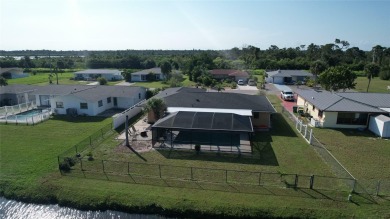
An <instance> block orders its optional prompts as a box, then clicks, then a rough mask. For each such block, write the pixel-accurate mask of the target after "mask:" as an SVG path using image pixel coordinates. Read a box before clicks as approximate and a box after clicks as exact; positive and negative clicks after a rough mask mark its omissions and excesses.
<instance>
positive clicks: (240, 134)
mask: <svg viewBox="0 0 390 219" xmlns="http://www.w3.org/2000/svg"><path fill="white" fill-rule="evenodd" d="M252 133H253V126H252V121H251V118H250V116H243V115H238V114H235V113H221V112H191V111H178V112H174V113H170V114H169V115H167V116H166V117H164V118H162V119H160V120H159V121H157V122H156V123H155V124H154V125H153V126H152V139H153V147H159V148H170V149H171V150H172V149H190V150H191V149H195V145H200V146H201V150H210V151H218V152H238V153H252V147H251V143H250V142H251V136H252Z"/></svg>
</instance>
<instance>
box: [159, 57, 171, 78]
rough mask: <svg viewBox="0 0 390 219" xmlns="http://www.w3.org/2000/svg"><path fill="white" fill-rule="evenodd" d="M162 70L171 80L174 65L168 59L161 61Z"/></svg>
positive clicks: (165, 76)
mask: <svg viewBox="0 0 390 219" xmlns="http://www.w3.org/2000/svg"><path fill="white" fill-rule="evenodd" d="M160 68H161V72H162V73H163V75H164V78H165V80H169V78H170V75H171V72H172V65H171V63H169V62H168V61H163V62H161V63H160Z"/></svg>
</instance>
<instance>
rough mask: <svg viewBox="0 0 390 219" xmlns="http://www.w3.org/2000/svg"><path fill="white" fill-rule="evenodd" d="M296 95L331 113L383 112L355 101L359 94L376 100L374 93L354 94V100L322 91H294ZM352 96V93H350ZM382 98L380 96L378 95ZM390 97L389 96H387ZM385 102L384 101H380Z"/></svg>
mask: <svg viewBox="0 0 390 219" xmlns="http://www.w3.org/2000/svg"><path fill="white" fill-rule="evenodd" d="M296 93H297V94H298V95H299V96H301V97H302V98H303V99H305V100H306V101H307V102H309V103H311V104H312V105H314V106H315V107H317V108H318V109H320V110H323V111H333V112H372V113H374V112H375V113H380V112H384V111H383V110H381V109H379V108H378V106H375V105H371V104H370V103H369V102H363V101H364V100H363V101H361V100H359V101H357V99H358V98H357V97H358V96H359V94H362V96H365V98H369V96H372V97H373V98H374V99H376V98H378V96H377V94H376V93H358V92H356V93H354V94H353V95H351V96H353V97H354V98H356V99H354V98H349V97H348V96H349V95H348V94H347V93H331V92H329V91H324V90H318V91H316V90H301V89H299V90H296ZM350 94H352V93H350ZM379 96H382V95H379ZM389 96H390V95H389ZM382 100H383V101H385V100H386V99H382Z"/></svg>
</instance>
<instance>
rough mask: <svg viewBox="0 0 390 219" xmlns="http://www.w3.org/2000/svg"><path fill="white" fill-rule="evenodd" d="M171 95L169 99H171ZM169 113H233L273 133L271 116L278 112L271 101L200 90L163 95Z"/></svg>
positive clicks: (178, 91)
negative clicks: (271, 130) (245, 117)
mask: <svg viewBox="0 0 390 219" xmlns="http://www.w3.org/2000/svg"><path fill="white" fill-rule="evenodd" d="M168 94H169V95H168ZM157 96H159V97H161V98H163V100H164V102H165V104H166V106H167V112H178V111H194V112H213V113H233V114H238V115H243V116H247V117H249V118H250V120H251V124H252V125H253V127H254V128H255V129H257V128H261V129H269V128H270V127H271V114H272V113H274V112H276V111H275V109H274V108H273V106H272V104H271V103H270V102H269V100H268V99H267V97H265V96H260V95H246V94H237V93H218V92H205V90H203V89H197V88H184V89H183V88H179V89H178V90H176V88H174V89H172V90H170V89H167V90H164V91H161V92H160V93H159V94H158V95H157Z"/></svg>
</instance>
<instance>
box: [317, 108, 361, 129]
mask: <svg viewBox="0 0 390 219" xmlns="http://www.w3.org/2000/svg"><path fill="white" fill-rule="evenodd" d="M337 115H338V112H324V120H323V127H327V128H351V129H355V128H365V127H366V125H344V124H337Z"/></svg>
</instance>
